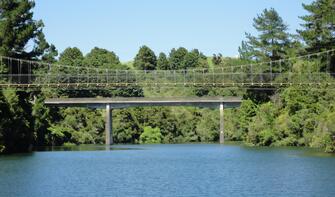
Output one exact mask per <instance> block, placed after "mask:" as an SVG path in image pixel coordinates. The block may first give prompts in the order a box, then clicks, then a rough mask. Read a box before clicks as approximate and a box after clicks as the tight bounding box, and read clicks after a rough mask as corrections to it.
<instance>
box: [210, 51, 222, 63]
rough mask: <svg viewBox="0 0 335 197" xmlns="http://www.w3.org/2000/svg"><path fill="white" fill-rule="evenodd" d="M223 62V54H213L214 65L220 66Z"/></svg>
mask: <svg viewBox="0 0 335 197" xmlns="http://www.w3.org/2000/svg"><path fill="white" fill-rule="evenodd" d="M222 60H223V58H222V54H221V53H219V54H217V55H216V54H213V60H212V61H213V64H214V65H216V66H217V65H220V64H221V63H222Z"/></svg>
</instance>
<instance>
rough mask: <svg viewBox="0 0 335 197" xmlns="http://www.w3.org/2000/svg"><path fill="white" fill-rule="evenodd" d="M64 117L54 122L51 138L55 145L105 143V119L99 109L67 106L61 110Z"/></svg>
mask: <svg viewBox="0 0 335 197" xmlns="http://www.w3.org/2000/svg"><path fill="white" fill-rule="evenodd" d="M61 114H62V116H63V118H62V119H61V120H60V122H58V123H56V124H52V125H51V126H50V127H49V128H48V129H49V130H50V131H51V132H50V133H51V140H52V143H53V144H55V145H61V144H63V143H66V142H70V143H73V144H102V143H104V137H103V133H104V121H103V120H104V119H103V116H102V113H101V112H100V111H99V110H91V109H85V108H66V109H63V110H61Z"/></svg>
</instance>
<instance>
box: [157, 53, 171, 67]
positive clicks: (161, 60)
mask: <svg viewBox="0 0 335 197" xmlns="http://www.w3.org/2000/svg"><path fill="white" fill-rule="evenodd" d="M157 69H158V70H169V69H170V64H169V60H168V59H167V57H166V55H165V53H160V54H159V56H158V60H157Z"/></svg>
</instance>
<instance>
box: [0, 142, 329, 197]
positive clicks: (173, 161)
mask: <svg viewBox="0 0 335 197" xmlns="http://www.w3.org/2000/svg"><path fill="white" fill-rule="evenodd" d="M76 150H80V151H76ZM0 196H1V197H12V196H13V197H21V196H22V197H45V196H46V197H56V196H57V197H58V196H70V197H72V196H74V197H77V196H78V197H79V196H285V197H286V196H299V197H300V196H322V197H326V196H332V197H333V196H335V156H334V155H329V154H324V153H321V152H318V151H316V150H312V149H304V148H250V147H244V146H240V145H218V144H193V145H129V146H128V145H119V146H113V147H112V150H105V147H104V146H80V147H74V148H67V149H66V148H55V149H53V150H52V151H51V150H48V151H36V152H33V153H30V154H17V155H10V156H0Z"/></svg>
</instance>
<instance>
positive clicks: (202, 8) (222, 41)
mask: <svg viewBox="0 0 335 197" xmlns="http://www.w3.org/2000/svg"><path fill="white" fill-rule="evenodd" d="M35 2H36V7H35V9H34V12H35V19H42V20H43V22H44V24H45V29H44V32H45V34H46V37H47V40H48V41H49V42H51V43H53V44H55V45H56V47H57V48H58V50H59V52H62V51H63V50H64V49H65V48H67V47H78V48H80V49H81V50H82V51H83V53H84V54H86V53H88V52H89V51H90V50H91V49H92V48H93V47H95V46H97V47H101V48H105V49H108V50H111V51H114V52H115V53H116V54H117V55H118V56H119V57H120V59H121V61H129V60H132V59H133V58H134V56H135V55H136V53H137V51H138V49H139V47H140V46H141V45H148V46H149V47H150V48H152V49H153V50H154V51H155V52H156V53H159V52H166V53H168V52H169V51H170V49H171V48H174V47H180V46H183V47H186V48H188V49H193V48H197V49H199V50H200V51H202V52H204V53H205V54H206V55H212V54H213V53H219V52H220V53H222V54H223V55H224V56H236V55H237V54H238V52H237V50H238V47H239V46H240V44H241V41H242V40H243V39H244V32H250V33H255V31H254V29H253V27H252V19H253V18H254V17H256V16H257V14H259V13H261V12H262V10H263V9H265V8H271V7H273V8H275V9H276V10H277V11H278V12H279V14H280V15H281V16H282V18H283V19H284V21H285V22H286V23H287V24H288V25H289V28H290V32H295V30H296V29H297V28H300V26H299V24H301V23H302V21H301V20H300V19H299V18H298V16H301V15H304V14H306V12H305V11H304V10H303V8H302V3H311V2H312V0H57V1H52V0H36V1H35Z"/></svg>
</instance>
